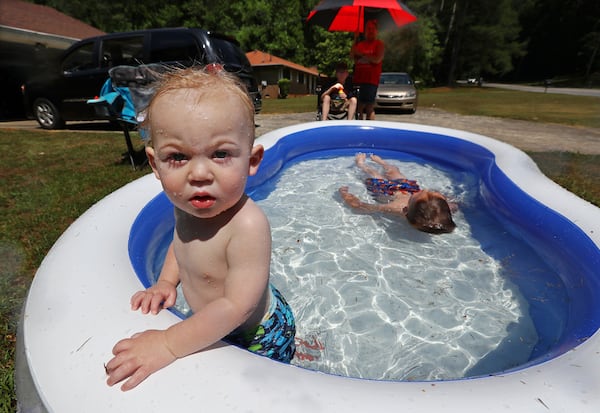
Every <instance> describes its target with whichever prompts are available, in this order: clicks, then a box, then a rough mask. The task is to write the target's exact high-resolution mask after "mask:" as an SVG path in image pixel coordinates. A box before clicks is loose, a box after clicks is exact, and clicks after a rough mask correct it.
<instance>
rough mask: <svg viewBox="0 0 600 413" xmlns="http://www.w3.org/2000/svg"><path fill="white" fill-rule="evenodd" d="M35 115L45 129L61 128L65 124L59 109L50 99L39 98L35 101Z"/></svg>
mask: <svg viewBox="0 0 600 413" xmlns="http://www.w3.org/2000/svg"><path fill="white" fill-rule="evenodd" d="M33 115H34V116H35V120H37V121H38V123H39V124H40V126H41V127H42V128H43V129H61V128H64V126H65V121H64V120H63V119H62V117H61V116H60V113H58V109H56V106H54V103H52V102H50V101H49V100H48V99H45V98H39V99H36V100H35V101H34V102H33Z"/></svg>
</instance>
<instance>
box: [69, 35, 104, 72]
mask: <svg viewBox="0 0 600 413" xmlns="http://www.w3.org/2000/svg"><path fill="white" fill-rule="evenodd" d="M95 67H96V64H95V62H94V42H90V43H85V44H83V45H81V47H78V48H77V49H75V50H73V51H72V52H71V53H69V55H68V56H67V57H65V58H64V59H63V62H62V67H61V70H62V72H63V73H72V72H77V71H81V70H89V69H94V68H95Z"/></svg>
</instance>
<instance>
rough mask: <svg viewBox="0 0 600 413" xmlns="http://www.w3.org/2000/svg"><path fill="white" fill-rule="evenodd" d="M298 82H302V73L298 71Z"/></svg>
mask: <svg viewBox="0 0 600 413" xmlns="http://www.w3.org/2000/svg"><path fill="white" fill-rule="evenodd" d="M298 83H301V84H304V73H302V72H299V73H298Z"/></svg>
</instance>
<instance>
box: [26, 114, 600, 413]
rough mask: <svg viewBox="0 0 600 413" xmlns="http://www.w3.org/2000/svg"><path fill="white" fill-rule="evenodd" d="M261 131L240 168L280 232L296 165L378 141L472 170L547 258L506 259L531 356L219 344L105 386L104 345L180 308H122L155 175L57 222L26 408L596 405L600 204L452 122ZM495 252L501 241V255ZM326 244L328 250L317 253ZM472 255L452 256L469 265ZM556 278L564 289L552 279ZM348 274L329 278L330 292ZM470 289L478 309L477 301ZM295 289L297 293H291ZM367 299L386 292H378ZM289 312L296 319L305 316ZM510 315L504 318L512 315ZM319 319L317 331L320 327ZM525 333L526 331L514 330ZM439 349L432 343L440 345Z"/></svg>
mask: <svg viewBox="0 0 600 413" xmlns="http://www.w3.org/2000/svg"><path fill="white" fill-rule="evenodd" d="M258 143H261V144H262V145H263V146H265V148H266V149H267V151H266V153H265V159H264V161H263V163H262V164H261V167H260V171H259V173H258V175H257V176H255V177H252V178H251V179H250V180H249V183H248V192H249V193H250V194H251V196H252V197H253V198H254V199H255V200H257V201H258V202H259V203H262V202H265V206H264V207H263V208H264V209H265V210H266V211H267V215H269V216H270V219H271V221H272V226H273V227H274V231H275V232H276V231H277V228H276V225H274V224H276V222H275V221H278V220H279V219H280V218H279V217H278V216H276V214H277V213H278V211H277V209H276V208H273V209H269V208H271V207H270V206H269V204H268V196H269V193H271V192H273V191H275V190H276V188H277V186H278V180H279V179H280V176H281V175H282V174H284V173H285V171H286V170H289V169H291V167H292V165H300V164H302V163H303V162H312V161H315V160H319V159H331V158H336V157H339V158H341V159H346V161H347V162H348V168H347V169H351V168H350V167H351V166H352V165H351V156H352V155H353V154H354V153H356V152H367V153H371V152H375V153H381V154H383V155H385V156H384V158H386V159H389V158H398V159H403V160H406V161H407V162H413V161H415V160H419V161H424V162H429V163H432V164H435V165H439V166H440V167H441V168H446V169H448V170H451V171H454V172H452V173H457V174H462V175H465V174H467V175H469V176H471V177H475V178H470V179H471V181H470V182H471V186H469V187H468V189H467V190H465V191H464V192H465V193H468V194H471V195H473V196H474V197H475V198H477V202H480V204H479V209H482V208H484V209H485V210H486V211H488V212H489V214H490V215H491V216H492V217H493V219H494V220H495V221H497V222H498V223H499V224H498V225H500V226H501V228H502V231H500V232H498V234H502V236H503V237H504V236H505V235H506V234H508V235H507V236H510V237H513V238H511V239H514V240H515V241H514V242H515V243H518V245H519V246H521V245H522V246H523V247H519V250H524V249H527V250H531V251H532V254H533V255H534V256H535V259H536V260H537V261H538V262H539V263H540V264H539V266H541V267H543V268H544V271H543V272H542V273H543V274H542V275H540V274H538V273H537V272H535V271H531V272H530V273H528V274H531V276H530V277H529V276H528V277H522V276H520V274H518V272H519V269H520V268H522V267H521V266H516V267H514V268H511V271H509V273H511V277H512V280H511V285H512V286H513V287H514V288H513V290H514V291H519V293H518V294H522V297H521V298H520V299H519V300H520V302H522V303H523V310H522V313H519V314H518V315H517V316H516V317H517V318H518V319H519V320H526V321H527V323H528V325H529V326H533V330H532V331H533V332H532V334H530V335H528V336H527V337H528V338H527V339H522V341H524V342H527V341H531V342H530V343H525V344H523V345H521V346H520V343H517V346H516V347H514V346H508V347H506V339H505V340H504V342H503V344H502V345H503V346H504V347H505V348H510V349H513V348H519V346H520V347H524V346H525V347H527V346H528V347H527V351H526V352H525V353H524V354H526V356H525V357H522V358H520V359H519V360H518V362H517V363H516V364H515V363H513V364H509V365H506V366H504V367H497V366H502V364H494V363H490V361H489V358H487V359H485V362H483V361H480V362H477V363H475V365H469V366H467V367H468V369H467V370H468V371H467V372H466V374H464V375H462V376H460V377H458V376H457V377H454V376H452V375H450V376H448V377H446V376H441V377H437V378H436V377H433V378H432V377H429V376H418V375H414V376H411V375H405V376H398V377H391V378H390V377H387V376H386V377H385V379H382V380H376V379H374V378H373V377H370V376H369V375H368V374H366V375H355V374H349V376H350V377H344V376H343V375H341V374H340V373H339V372H338V371H337V370H335V369H330V370H327V369H320V368H317V370H321V371H315V370H314V369H312V367H313V366H312V365H311V362H312V361H311V360H312V359H310V357H312V356H314V354H312V355H311V354H304V359H303V360H299V361H297V362H294V363H293V365H285V364H281V363H278V362H274V361H272V360H268V359H265V358H262V357H259V356H256V355H253V354H251V353H249V352H247V351H245V350H242V349H239V348H236V347H234V346H230V345H228V344H226V343H219V344H218V345H215V346H213V347H212V348H210V349H207V350H204V351H202V352H200V353H197V354H194V355H192V356H189V357H185V358H183V359H180V360H177V361H176V362H175V363H173V364H172V365H170V366H168V367H167V368H165V369H163V370H161V371H159V372H157V373H155V374H154V375H152V376H151V377H149V378H148V379H147V380H146V381H145V382H144V383H142V384H141V385H140V386H138V388H136V389H134V390H133V391H130V392H127V393H122V392H121V391H120V390H118V388H116V387H115V388H109V387H108V386H106V384H105V373H104V368H103V363H105V362H107V361H108V360H109V359H110V358H111V354H110V352H111V349H112V346H113V345H114V344H115V343H116V341H118V340H119V339H121V338H123V337H126V336H130V335H132V334H134V333H136V332H139V331H143V330H146V329H164V328H167V327H168V326H170V325H172V324H173V323H176V322H177V321H178V320H179V318H178V317H179V316H181V314H175V313H173V312H168V311H163V312H161V313H160V314H158V315H157V316H148V315H146V316H144V315H142V314H140V313H139V312H132V311H131V310H130V308H129V299H130V297H131V295H132V294H133V293H134V292H135V291H137V290H139V289H140V288H142V285H149V284H150V283H151V282H152V281H153V278H154V277H155V276H156V273H157V271H158V268H160V261H161V258H160V256H161V254H162V253H164V248H165V246H166V245H167V243H168V242H169V234H170V232H171V231H172V226H173V220H172V213H171V206H170V204H169V202H168V200H167V199H166V197H165V196H164V195H161V194H160V193H161V188H160V184H159V182H158V181H157V180H156V179H155V178H154V177H153V176H152V175H148V176H146V177H144V178H141V179H139V180H137V181H135V182H133V183H131V184H129V185H127V186H125V187H124V188H122V189H120V190H118V191H116V192H114V193H113V194H111V195H109V196H108V197H106V198H105V199H104V200H102V201H101V202H99V203H98V204H97V205H95V206H94V207H92V208H91V209H90V210H89V211H88V212H86V213H85V214H84V215H83V216H82V217H81V218H80V219H78V220H77V221H76V222H75V223H74V224H73V225H72V226H71V227H70V228H69V229H68V230H67V231H66V232H65V233H64V234H63V236H62V237H61V238H60V239H59V240H58V241H57V243H56V244H55V246H54V247H53V248H52V250H51V251H50V252H49V253H48V256H47V257H46V259H45V260H44V262H43V263H42V265H41V267H40V269H39V271H38V273H37V275H36V277H35V279H34V282H33V284H32V286H31V290H30V293H29V296H28V299H27V302H26V304H25V307H24V314H23V320H22V324H21V329H20V336H19V342H18V344H19V349H18V350H19V356H18V363H17V364H18V366H17V391H18V397H19V403H20V404H21V408H22V410H23V411H56V412H71V411H73V412H75V411H82V410H85V411H89V412H96V411H97V412H107V411H136V410H139V409H140V408H144V409H151V410H153V411H158V410H168V411H179V412H187V411H190V412H191V411H198V410H199V409H200V410H207V411H213V412H217V411H223V412H229V411H234V410H243V411H261V412H265V411H277V412H279V411H290V412H300V411H302V412H305V411H348V412H350V411H356V412H358V411H366V410H368V409H373V408H374V407H375V408H378V409H381V410H386V411H387V410H398V409H401V410H406V411H411V412H432V411H445V412H461V413H464V412H481V411H482V410H485V411H489V412H500V411H515V412H527V413H530V412H537V411H539V412H546V411H556V412H561V411H564V412H567V411H569V412H575V411H576V412H597V411H598V409H600V394H599V393H598V392H597V388H598V383H600V334H598V333H597V330H598V327H599V326H600V304H599V303H600V271H598V268H600V209H598V208H596V207H594V206H593V205H591V204H589V203H587V202H585V201H583V200H581V199H580V198H578V197H576V196H575V195H573V194H571V193H569V192H567V191H565V190H564V189H562V188H561V187H559V186H558V185H556V184H555V183H553V182H552V181H550V180H548V179H547V178H546V177H544V176H543V175H542V174H541V173H540V172H539V170H538V168H537V167H536V165H535V164H534V163H533V162H532V161H531V159H530V158H528V157H527V156H526V155H525V154H524V153H523V152H521V151H519V150H517V149H515V148H514V147H512V146H510V145H506V144H504V143H501V142H498V141H495V140H493V139H490V138H487V137H484V136H481V135H475V134H471V133H466V132H462V131H457V130H451V129H443V128H435V127H426V126H419V125H412V124H402V123H387V122H360V121H346V122H331V123H326V124H323V123H308V124H303V125H299V126H295V127H289V128H284V129H280V130H277V131H274V132H271V133H269V134H266V135H264V136H262V137H260V138H259V139H258ZM344 157H345V158H344ZM457 171H458V172H457ZM349 176H350V175H349ZM282 179H283V178H282ZM327 179H328V180H331V181H332V182H333V183H334V184H335V185H337V186H341V185H344V184H346V182H343V180H344V179H347V177H345V178H343V179H340V180H339V181H340V182H336V181H337V180H336V178H331V177H327ZM420 182H421V179H420ZM338 183H339V185H338ZM431 186H432V185H430V184H429V185H427V187H431ZM433 186H435V182H434V185H433ZM434 189H436V188H434ZM325 192H327V193H328V194H329V197H330V198H332V199H333V204H332V205H333V206H332V207H325V206H324V207H323V208H322V209H323V210H325V209H331V208H337V206H339V208H341V209H344V208H345V207H344V206H343V205H341V203H340V202H339V199H336V198H335V197H336V195H335V191H325ZM330 192H331V193H330ZM306 199H309V200H310V199H311V197H310V196H307V197H306ZM307 202H309V201H307ZM336 205H337V206H336ZM261 206H262V204H261ZM306 211H309V208H306ZM307 213H308V212H307ZM323 213H324V214H325V213H326V211H323ZM271 214H272V215H273V216H271ZM462 214H463V212H459V213H458V215H457V216H456V220H457V223H458V224H459V228H457V231H455V232H456V234H454V233H453V234H451V235H444V236H437V237H446V238H435V239H449V238H451V237H458V236H461V231H465V230H464V229H462V228H464V227H467V226H470V227H471V229H470V230H471V231H473V232H477V229H478V227H477V224H476V222H477V221H473V220H471V219H470V218H469V217H468V216H467V215H462ZM284 215H285V214H284ZM335 215H336V216H337V215H339V214H337V213H336V214H335ZM352 219H374V218H372V217H364V216H363V217H360V216H359V217H353V218H352ZM375 219H377V218H375ZM327 220H328V222H329V221H331V220H330V219H329V218H327ZM381 222H382V221H379V222H377V225H374V228H375V227H380V226H381V225H380V224H381ZM461 224H462V227H461ZM390 228H392V227H391V226H390ZM374 230H377V228H375V229H374ZM390 231H391V232H392V238H398V239H403V238H406V237H405V235H406V234H409V235H408V238H410V237H413V238H414V239H409V241H410V242H411V243H412V244H414V243H415V242H417V243H418V242H420V243H426V242H428V241H427V240H428V239H429V238H418V236H417V235H415V233H414V232H412V233H411V232H410V231H409V230H408V229H406V228H404V229H402V231H401V235H402V236H398V237H395V235H394V234H393V230H392V229H390ZM407 231H408V232H407ZM410 234H412V235H410ZM415 237H416V238H415ZM423 237H430V236H429V235H423ZM499 237H500V235H499ZM493 238H494V237H488V238H486V239H488V240H490V239H492V241H493ZM300 241H301V240H300V239H297V240H295V242H297V243H300ZM327 242H328V241H327ZM408 247H410V246H408ZM276 248H277V247H276ZM298 248H300V247H298ZM344 248H345V247H344ZM292 249H293V248H291V247H290V248H287V247H285V248H284V247H282V248H281V249H280V250H276V251H275V252H274V255H276V256H278V255H281V256H286V255H285V254H287V253H289V251H291V250H292ZM392 249H397V248H392ZM486 249H487V250H494V247H492V246H486ZM497 250H498V248H496V249H495V250H494V251H495V254H499V253H498V251H497ZM298 251H302V254H299V256H298V257H297V258H298V259H300V258H303V256H308V255H310V254H313V253H312V252H310V251H308V250H298ZM326 252H327V249H326V248H323V249H322V250H319V251H318V253H319V254H316V253H315V255H319V256H322V255H323V254H325V253H326ZM459 255H460V256H461V257H462V256H464V255H461V254H459ZM517 255H518V253H517ZM292 261H293V260H292ZM471 261H472V262H474V263H481V262H483V261H485V259H482V258H475V259H472V260H471ZM471 261H469V262H468V263H466V264H465V263H459V265H456V268H459V269H461V270H462V272H469V271H472V268H471V264H469V263H470V262H471ZM524 261H527V260H524ZM319 262H321V261H319ZM311 265H313V267H311V268H312V271H317V272H318V270H319V267H320V268H321V269H322V270H323V271H322V272H323V273H324V275H328V274H327V271H328V268H329V267H328V264H327V263H326V262H323V263H322V264H314V263H311ZM536 265H537V264H536ZM284 267H285V265H284V264H281V265H280V263H279V262H277V261H275V262H274V264H273V268H276V269H279V268H284ZM536 268H537V266H536ZM449 274H458V272H456V273H449ZM474 274H475V273H474ZM546 274H548V275H546ZM329 275H332V274H329ZM367 275H368V274H367ZM521 275H522V274H521ZM295 276H296V278H298V277H299V276H298V274H296V275H295ZM423 277H425V274H424V275H423ZM273 278H274V282H275V283H276V284H277V283H278V287H279V286H281V289H282V290H283V291H284V294H285V295H286V296H287V298H288V300H289V301H290V302H292V306H293V307H295V306H294V303H295V300H296V299H295V294H296V293H295V291H296V290H295V289H294V288H295V282H294V281H293V279H292V278H293V277H292V278H291V279H285V278H281V279H280V278H278V275H277V274H274V277H273ZM330 278H331V277H330ZM364 278H368V277H364ZM448 278H454V277H452V276H449V277H448ZM423 279H425V278H423ZM357 280H358V281H362V279H361V278H359V277H355V278H354V279H352V280H350V281H353V282H356V281H357ZM414 280H415V282H417V281H419V278H418V277H415V278H414ZM350 281H349V282H350ZM349 282H348V283H349ZM386 282H389V281H386ZM464 284H465V287H464V288H465V289H464V290H462V291H463V293H461V294H460V295H462V296H465V295H466V293H464V291H471V289H472V288H471V287H472V285H468V284H469V282H468V281H467V282H465V283H464ZM472 284H475V282H473V283H472ZM557 285H560V288H558V290H560V291H559V292H558V293H552V294H550V293H547V292H548V291H555V290H556V288H554V287H556V286H557ZM549 286H551V287H552V288H550V287H549ZM345 288H346V287H345V285H342V286H336V287H335V288H333V289H332V291H333V292H334V293H335V292H336V291H341V290H343V289H345ZM549 288H550V290H549ZM553 288H554V289H553ZM319 291H321V290H319ZM323 291H324V290H323ZM436 291H437V290H436ZM440 291H441V290H440ZM324 294H325V293H324ZM478 300H479V298H478V299H476V300H475V303H474V305H473V306H472V307H478V305H477V301H478ZM302 302H303V301H302V300H298V301H297V303H298V304H297V305H301V303H302ZM373 302H374V303H377V305H378V306H379V305H380V301H378V300H376V299H375V300H374V301H373ZM295 309H296V307H295ZM362 310H363V309H361V311H362ZM298 313H304V309H302V310H301V311H300V310H299V311H298ZM349 313H351V311H349ZM469 314H471V315H472V314H474V313H468V314H467V313H466V312H465V315H464V317H465V319H467V316H468V315H469ZM349 315H351V314H349ZM298 316H299V317H298V318H300V319H302V314H298ZM365 317H367V316H365ZM363 318H364V317H363ZM493 321H494V320H493V319H492V323H493ZM302 323H303V321H300V324H301V327H300V328H299V336H301V337H304V336H302V334H303V330H304V329H308V328H310V324H302ZM353 323H354V322H352V323H350V324H353ZM367 324H369V323H367ZM413 324H414V323H412V324H411V323H405V324H403V326H407V328H409V327H410V326H411V325H413ZM516 324H519V323H518V322H507V324H506V325H507V326H508V327H507V329H508V330H510V329H514V328H515V327H514V325H516ZM363 327H364V326H363V325H361V326H359V329H360V328H363ZM502 328H504V327H502ZM315 330H318V332H322V330H323V328H321V327H319V328H316V329H315ZM522 331H525V330H521V332H522ZM315 334H316V333H315ZM476 335H477V334H476V332H472V333H470V336H476ZM519 337H523V335H522V334H521V333H519V334H518V335H515V336H513V337H510V340H519ZM532 337H533V338H532ZM304 338H306V337H304ZM313 338H314V337H313ZM317 338H320V337H317ZM307 341H308V342H309V344H315V343H320V341H319V340H312V341H311V340H307ZM375 341H376V340H375ZM441 341H444V340H441ZM315 347H317V348H318V346H316V345H315ZM325 347H327V346H325ZM299 348H301V347H299ZM311 348H313V347H311ZM436 348H438V347H436ZM361 357H362V356H361ZM436 357H438V356H434V357H433V358H434V362H435V360H437V359H436ZM444 357H445V354H441V353H440V355H439V359H440V360H443V359H444ZM379 358H380V359H381V358H383V359H385V358H386V356H385V355H382V356H380V357H379ZM444 363H445V362H444V361H440V364H444ZM313 364H314V363H313ZM325 364H328V365H332V364H336V363H334V362H331V361H329V362H327V363H325ZM390 364H391V363H390ZM433 364H435V363H433ZM482 366H485V368H484V367H482ZM490 366H491V367H490ZM408 370H410V371H413V372H414V371H416V370H414V369H408ZM359 376H360V377H366V378H362V379H359V378H357V377H359ZM36 409H37V410H36Z"/></svg>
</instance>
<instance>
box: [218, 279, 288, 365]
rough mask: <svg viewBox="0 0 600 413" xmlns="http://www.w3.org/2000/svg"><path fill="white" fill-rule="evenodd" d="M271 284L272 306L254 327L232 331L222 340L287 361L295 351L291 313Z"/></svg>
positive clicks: (262, 354)
mask: <svg viewBox="0 0 600 413" xmlns="http://www.w3.org/2000/svg"><path fill="white" fill-rule="evenodd" d="M270 288H271V307H270V308H269V312H268V317H265V319H263V321H262V323H261V324H259V325H258V326H257V327H256V329H255V330H250V331H245V332H238V331H234V332H233V333H231V334H229V335H228V336H227V337H225V340H227V341H229V342H230V343H232V344H235V345H239V346H240V347H243V348H246V349H248V350H249V351H251V352H253V353H256V354H260V355H261V356H266V357H269V358H271V359H273V360H278V361H282V362H284V363H289V362H290V361H291V360H292V358H293V357H294V353H295V351H296V345H295V344H294V338H295V336H296V322H295V321H294V314H293V313H292V309H291V308H290V306H289V304H288V303H287V301H285V298H283V296H282V295H281V293H280V292H279V291H278V290H277V288H275V287H274V286H273V285H270Z"/></svg>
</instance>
